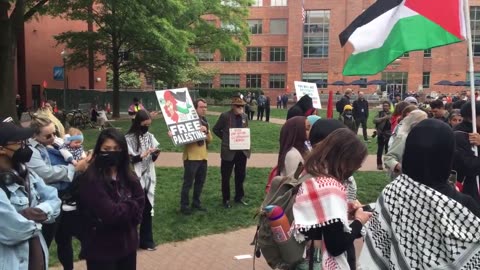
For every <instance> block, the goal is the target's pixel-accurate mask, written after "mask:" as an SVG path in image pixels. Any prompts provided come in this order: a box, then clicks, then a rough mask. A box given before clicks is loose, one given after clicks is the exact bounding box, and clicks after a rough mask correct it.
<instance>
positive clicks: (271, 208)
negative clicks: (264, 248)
mask: <svg viewBox="0 0 480 270" xmlns="http://www.w3.org/2000/svg"><path fill="white" fill-rule="evenodd" d="M264 210H265V212H266V214H267V218H268V220H269V221H270V228H271V229H272V234H273V240H274V241H275V242H277V243H282V242H285V241H287V240H288V239H289V238H290V234H289V232H290V222H288V218H287V216H286V215H285V212H283V209H282V208H281V207H280V206H278V205H267V206H266V207H265V209H264Z"/></svg>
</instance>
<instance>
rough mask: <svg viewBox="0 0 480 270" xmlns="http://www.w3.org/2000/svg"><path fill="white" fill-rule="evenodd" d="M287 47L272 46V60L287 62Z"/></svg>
mask: <svg viewBox="0 0 480 270" xmlns="http://www.w3.org/2000/svg"><path fill="white" fill-rule="evenodd" d="M285 58H286V57H285V48H283V47H271V48H270V61H271V62H285V60H286V59H285Z"/></svg>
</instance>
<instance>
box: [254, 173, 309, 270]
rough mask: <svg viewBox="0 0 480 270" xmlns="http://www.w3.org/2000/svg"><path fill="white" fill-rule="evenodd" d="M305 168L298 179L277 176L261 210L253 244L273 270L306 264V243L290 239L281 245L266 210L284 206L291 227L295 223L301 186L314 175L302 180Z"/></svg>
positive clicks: (256, 252) (295, 176)
mask: <svg viewBox="0 0 480 270" xmlns="http://www.w3.org/2000/svg"><path fill="white" fill-rule="evenodd" d="M302 170H303V166H302V165H301V164H299V167H298V169H297V171H296V172H295V174H294V176H276V177H275V178H273V180H272V183H271V187H270V190H269V192H268V193H267V194H266V196H265V199H264V201H263V203H262V205H261V207H260V210H259V213H258V214H257V215H258V216H259V220H258V225H257V231H256V233H255V238H254V241H253V243H252V244H254V245H255V250H254V252H255V257H257V258H259V257H260V256H261V255H262V254H263V257H264V258H265V260H266V261H267V263H268V265H269V266H270V267H271V268H272V269H295V267H296V266H297V264H299V263H301V262H302V261H303V254H304V251H305V242H306V241H304V242H302V243H299V242H297V240H296V239H295V237H293V235H292V236H290V238H289V239H288V240H287V241H286V242H283V243H277V242H275V241H274V240H273V235H272V231H271V228H270V223H269V220H268V218H267V216H266V213H265V212H264V211H263V208H265V206H267V205H278V206H280V207H281V208H282V209H283V211H284V212H285V215H287V217H288V220H289V221H290V223H292V221H293V204H294V202H295V197H296V194H297V192H298V189H299V188H300V185H301V184H302V183H303V182H304V181H305V180H307V179H309V178H311V177H312V176H311V175H308V174H307V175H304V176H302V177H301V178H298V175H299V174H300V173H301V172H302ZM255 257H254V258H253V260H254V261H253V267H254V268H255Z"/></svg>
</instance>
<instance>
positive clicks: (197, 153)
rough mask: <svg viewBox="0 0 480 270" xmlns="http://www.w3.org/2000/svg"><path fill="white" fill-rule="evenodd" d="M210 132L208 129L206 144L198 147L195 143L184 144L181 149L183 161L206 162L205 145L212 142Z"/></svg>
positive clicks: (206, 152)
mask: <svg viewBox="0 0 480 270" xmlns="http://www.w3.org/2000/svg"><path fill="white" fill-rule="evenodd" d="M212 139H213V137H212V131H211V130H210V129H209V130H208V134H207V139H206V143H204V144H203V145H201V146H200V145H198V143H197V142H193V143H190V144H186V145H185V147H184V148H183V160H208V151H207V144H209V143H210V142H211V141H212Z"/></svg>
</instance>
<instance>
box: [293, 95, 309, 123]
mask: <svg viewBox="0 0 480 270" xmlns="http://www.w3.org/2000/svg"><path fill="white" fill-rule="evenodd" d="M314 110H315V109H314V108H313V101H312V98H311V97H310V96H308V95H305V96H303V97H301V98H300V99H299V100H298V101H297V103H296V104H295V105H293V107H291V108H290V109H289V110H288V113H287V120H288V119H290V118H292V117H295V116H309V115H311V114H312V113H313V111H314Z"/></svg>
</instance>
